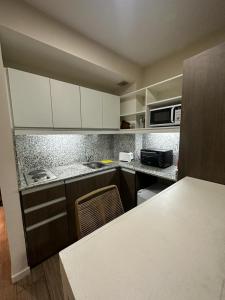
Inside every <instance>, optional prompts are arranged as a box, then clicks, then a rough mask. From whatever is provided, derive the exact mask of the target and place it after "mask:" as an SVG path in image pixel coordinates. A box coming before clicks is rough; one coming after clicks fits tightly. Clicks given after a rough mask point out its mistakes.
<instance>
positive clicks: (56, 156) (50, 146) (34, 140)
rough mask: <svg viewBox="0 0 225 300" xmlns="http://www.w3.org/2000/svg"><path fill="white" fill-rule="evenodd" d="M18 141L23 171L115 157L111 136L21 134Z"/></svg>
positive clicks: (18, 155)
mask: <svg viewBox="0 0 225 300" xmlns="http://www.w3.org/2000/svg"><path fill="white" fill-rule="evenodd" d="M15 143H16V152H17V159H18V161H19V163H20V166H21V167H22V169H24V170H29V169H34V168H39V167H47V168H52V167H57V166H63V165H70V164H73V163H74V162H76V161H87V160H101V159H113V158H114V157H113V155H114V153H113V146H114V145H113V136H112V135H72V134H71V135H20V136H19V135H18V136H16V137H15Z"/></svg>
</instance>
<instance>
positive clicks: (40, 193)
mask: <svg viewBox="0 0 225 300" xmlns="http://www.w3.org/2000/svg"><path fill="white" fill-rule="evenodd" d="M155 180H156V179H155V177H152V176H149V175H147V174H142V173H138V172H137V173H136V172H135V171H133V170H129V169H125V168H121V169H117V168H114V169H109V170H105V171H100V172H99V173H94V174H89V175H86V176H82V177H78V178H73V179H71V180H67V181H66V183H64V182H61V183H55V184H49V185H47V187H38V188H34V189H32V190H30V191H24V192H22V193H21V208H22V215H23V223H24V231H25V236H26V244H27V255H28V262H29V265H30V266H31V267H33V266H35V265H37V264H39V263H41V262H42V261H43V260H45V259H47V258H48V257H50V256H52V255H54V254H56V253H57V252H59V251H60V250H62V249H63V248H66V247H67V246H68V245H70V244H72V243H74V242H75V241H77V237H76V227H75V226H76V222H75V201H76V199H77V198H79V197H81V196H83V195H86V194H88V193H90V192H92V191H94V190H96V189H98V188H102V187H105V186H108V185H112V184H113V185H117V187H118V189H119V192H120V196H121V200H122V204H123V207H124V211H125V212H126V211H128V210H130V209H132V208H134V207H135V206H136V205H137V190H138V189H140V188H144V187H147V186H149V185H150V184H151V183H153V182H154V181H155Z"/></svg>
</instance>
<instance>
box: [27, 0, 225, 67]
mask: <svg viewBox="0 0 225 300" xmlns="http://www.w3.org/2000/svg"><path fill="white" fill-rule="evenodd" d="M24 1H25V2H27V3H28V4H30V5H32V6H33V7H35V8H37V9H39V10H41V11H42V12H44V13H45V14H47V15H49V16H51V17H53V18H54V19H56V20H58V21H60V22H62V23H63V24H65V25H67V26H69V27H71V28H73V29H74V30H76V31H78V32H80V33H82V34H83V35H85V36H86V37H88V38H90V39H92V40H94V41H96V42H98V43H99V44H101V45H103V46H104V47H106V48H108V49H110V50H112V51H114V52H115V53H117V54H119V55H121V56H122V57H124V58H126V59H128V60H130V61H133V62H135V63H137V64H139V65H141V66H147V65H150V64H152V63H153V62H155V61H157V60H159V59H161V58H163V57H166V56H168V55H170V54H172V53H173V52H175V51H178V50H180V49H182V48H184V47H186V46H188V45H189V44H191V43H194V42H196V41H197V40H199V39H201V38H203V37H205V36H207V35H209V34H211V33H213V32H216V31H219V30H221V29H224V30H225V1H224V0H110V1H109V0H108V1H107V0H58V1H57V5H56V1H55V0H24Z"/></svg>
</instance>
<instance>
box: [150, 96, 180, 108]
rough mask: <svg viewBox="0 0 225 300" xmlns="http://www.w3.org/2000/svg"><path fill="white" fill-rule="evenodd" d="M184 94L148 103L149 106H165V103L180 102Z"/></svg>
mask: <svg viewBox="0 0 225 300" xmlns="http://www.w3.org/2000/svg"><path fill="white" fill-rule="evenodd" d="M181 99H182V96H176V97H172V98H167V99H163V100H158V101H153V102H149V103H147V105H148V106H159V107H160V106H165V105H172V104H178V103H180V102H181Z"/></svg>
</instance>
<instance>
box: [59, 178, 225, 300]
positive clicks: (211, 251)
mask: <svg viewBox="0 0 225 300" xmlns="http://www.w3.org/2000/svg"><path fill="white" fill-rule="evenodd" d="M60 261H61V271H62V278H63V285H64V292H65V295H66V297H67V298H66V299H76V300H225V186H223V185H219V184H215V183H211V182H206V181H202V180H198V179H193V178H189V177H186V178H184V179H183V180H181V181H179V182H177V183H176V184H174V185H172V186H171V187H169V188H168V189H167V190H165V191H163V192H162V193H160V194H158V195H157V196H155V197H154V198H152V199H151V200H149V201H147V202H145V203H143V204H142V205H140V206H138V207H137V208H135V209H133V210H131V211H129V212H128V213H126V214H124V215H123V216H121V217H119V218H118V219H116V220H114V221H113V222H111V223H109V224H107V225H106V226H104V227H102V228H100V229H99V230H97V231H95V232H94V233H92V234H90V235H88V236H87V237H85V238H83V239H82V240H80V241H78V242H76V243H75V244H73V245H71V246H70V247H68V248H66V249H65V250H63V251H61V252H60ZM68 297H69V298H68Z"/></svg>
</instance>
